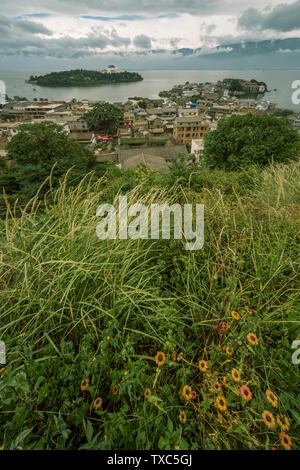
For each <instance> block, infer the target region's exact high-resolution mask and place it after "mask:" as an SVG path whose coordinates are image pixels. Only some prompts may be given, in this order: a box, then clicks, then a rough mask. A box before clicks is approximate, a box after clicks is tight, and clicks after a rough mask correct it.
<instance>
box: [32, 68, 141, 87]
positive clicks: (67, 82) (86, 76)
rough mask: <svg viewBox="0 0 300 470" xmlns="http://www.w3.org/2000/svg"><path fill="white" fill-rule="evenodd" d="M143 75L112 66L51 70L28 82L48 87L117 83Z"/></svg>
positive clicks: (137, 78) (139, 79)
mask: <svg viewBox="0 0 300 470" xmlns="http://www.w3.org/2000/svg"><path fill="white" fill-rule="evenodd" d="M142 80H143V77H142V76H141V75H140V74H139V73H137V72H127V71H125V72H119V71H118V69H117V68H116V67H115V68H114V69H113V68H112V66H110V67H109V68H108V69H106V70H105V71H101V72H100V71H94V70H83V69H78V70H68V71H63V72H51V73H48V74H47V75H40V76H34V75H31V77H30V78H29V80H26V83H30V84H32V85H38V86H48V87H71V86H72V87H73V86H76V87H78V86H95V85H107V84H116V83H131V82H140V81H142Z"/></svg>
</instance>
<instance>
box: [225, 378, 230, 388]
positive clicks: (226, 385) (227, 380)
mask: <svg viewBox="0 0 300 470" xmlns="http://www.w3.org/2000/svg"><path fill="white" fill-rule="evenodd" d="M223 384H224V387H225V388H228V387H229V386H230V382H229V379H228V378H227V377H224V378H223Z"/></svg>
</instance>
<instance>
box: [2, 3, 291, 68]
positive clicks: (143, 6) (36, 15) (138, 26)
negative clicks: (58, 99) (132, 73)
mask: <svg viewBox="0 0 300 470" xmlns="http://www.w3.org/2000/svg"><path fill="white" fill-rule="evenodd" d="M299 58H300V0H297V1H295V0H252V1H251V2H250V1H249V0H188V1H187V0H149V1H148V0H50V1H49V0H30V1H28V0H15V1H14V2H12V1H11V0H1V6H0V68H1V69H9V68H10V69H18V68H20V69H24V68H36V69H54V68H57V69H66V68H70V66H72V67H78V66H82V67H86V66H92V65H94V66H95V63H96V64H97V68H99V67H101V66H103V67H104V66H105V65H107V64H108V63H114V64H116V65H119V66H120V67H127V68H136V69H143V68H154V67H158V68H163V67H170V68H172V67H178V68H186V67H191V68H199V67H200V68H201V67H205V66H207V67H209V66H212V67H217V66H220V67H224V65H226V66H227V67H228V68H230V66H231V65H232V67H237V66H241V67H242V68H247V66H249V67H253V66H255V65H257V66H258V67H260V66H262V65H264V66H265V65H266V60H267V61H269V65H270V66H276V67H279V66H283V67H285V66H286V67H292V66H293V65H294V66H295V67H300V61H299ZM94 68H95V67H94Z"/></svg>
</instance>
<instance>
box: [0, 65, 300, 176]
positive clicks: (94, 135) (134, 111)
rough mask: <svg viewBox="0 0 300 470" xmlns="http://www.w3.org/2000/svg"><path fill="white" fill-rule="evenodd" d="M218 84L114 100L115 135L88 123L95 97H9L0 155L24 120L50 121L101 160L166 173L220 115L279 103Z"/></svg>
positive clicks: (198, 148)
mask: <svg viewBox="0 0 300 470" xmlns="http://www.w3.org/2000/svg"><path fill="white" fill-rule="evenodd" d="M115 69H116V68H114V67H111V68H110V70H111V73H117V69H116V70H115ZM244 82H245V81H244ZM220 83H221V84H222V86H223V88H224V83H223V82H217V83H216V84H200V85H199V84H198V85H197V84H189V83H186V84H185V85H178V86H175V87H173V88H172V90H171V91H170V92H162V95H163V94H165V95H166V94H167V95H168V96H164V97H161V98H158V99H151V100H150V99H143V98H132V99H129V100H128V101H127V102H126V103H114V104H115V105H116V106H118V107H119V108H121V109H122V111H123V118H122V120H121V121H120V123H119V128H118V131H117V132H116V134H115V135H113V136H108V135H105V133H103V132H101V129H99V132H92V131H91V130H90V129H89V128H88V125H87V123H86V122H85V120H84V115H85V113H86V112H88V111H89V110H91V109H92V108H93V105H94V104H95V103H96V102H92V101H88V100H81V101H80V102H79V101H77V100H75V99H73V100H72V101H70V102H65V101H52V102H47V101H42V102H32V103H30V102H28V101H22V102H16V101H12V100H10V101H8V102H7V103H6V104H5V105H4V106H2V109H0V157H1V156H2V157H5V146H6V143H7V142H8V141H9V140H10V139H11V138H12V136H14V135H15V134H16V133H17V132H18V127H19V126H20V125H21V124H23V123H37V122H42V121H52V122H55V123H56V124H58V125H60V126H62V127H63V129H64V130H65V131H66V132H67V134H68V135H69V136H70V138H72V139H74V140H75V141H77V142H78V143H79V144H81V145H86V146H88V147H89V148H90V149H91V150H92V151H93V152H94V153H95V156H96V158H97V161H98V162H99V163H100V164H101V163H103V162H105V161H111V162H114V163H115V164H116V165H118V166H119V167H120V168H122V169H124V170H125V169H128V168H131V169H134V168H136V167H137V166H139V165H140V164H143V165H145V166H147V167H149V168H151V169H153V170H161V171H166V172H167V171H169V168H170V162H171V161H172V160H173V159H174V158H175V157H176V156H177V155H178V154H184V155H186V157H187V159H189V161H195V160H197V159H199V157H200V155H201V152H202V151H203V149H204V136H205V134H206V133H207V132H209V131H214V130H215V129H216V128H217V125H218V121H219V120H220V119H221V118H224V117H229V116H231V115H234V114H239V115H242V114H248V113H252V114H262V113H270V112H274V111H275V110H276V105H274V104H272V103H270V102H258V101H255V100H246V99H242V98H238V97H237V96H232V95H230V94H229V93H227V94H226V93H223V95H222V96H221V97H220V93H219V91H220V90H219V87H220ZM249 84H251V86H252V85H253V86H254V85H255V83H254V84H253V83H252V82H249ZM244 85H245V86H247V83H244ZM249 86H250V85H249ZM200 88H201V89H200ZM225 91H226V90H225ZM175 94H176V96H177V98H176V99H175V98H174V95H175ZM290 122H291V127H294V128H295V129H298V131H299V132H300V116H299V115H293V116H290Z"/></svg>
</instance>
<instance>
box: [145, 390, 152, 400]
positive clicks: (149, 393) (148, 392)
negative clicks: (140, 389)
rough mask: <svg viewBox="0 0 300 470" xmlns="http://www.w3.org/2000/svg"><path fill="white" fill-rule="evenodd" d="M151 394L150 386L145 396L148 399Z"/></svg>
mask: <svg viewBox="0 0 300 470" xmlns="http://www.w3.org/2000/svg"><path fill="white" fill-rule="evenodd" d="M150 395H151V390H150V388H146V390H145V393H144V397H145V398H146V400H148V398H149V397H150Z"/></svg>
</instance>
